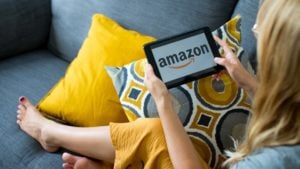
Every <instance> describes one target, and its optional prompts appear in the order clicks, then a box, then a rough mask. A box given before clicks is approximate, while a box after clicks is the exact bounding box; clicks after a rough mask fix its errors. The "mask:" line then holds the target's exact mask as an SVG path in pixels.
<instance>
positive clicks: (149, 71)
mask: <svg viewBox="0 0 300 169" xmlns="http://www.w3.org/2000/svg"><path fill="white" fill-rule="evenodd" d="M144 83H145V85H146V87H147V89H148V90H149V91H150V93H151V95H152V97H153V99H154V100H155V102H156V103H157V102H159V101H160V100H162V99H167V100H170V101H172V100H171V95H170V93H169V91H168V89H167V87H166V85H165V84H164V83H163V82H162V81H161V80H160V79H159V78H158V77H157V76H156V75H155V74H154V72H153V68H152V66H151V65H150V64H147V65H146V68H145V80H144Z"/></svg>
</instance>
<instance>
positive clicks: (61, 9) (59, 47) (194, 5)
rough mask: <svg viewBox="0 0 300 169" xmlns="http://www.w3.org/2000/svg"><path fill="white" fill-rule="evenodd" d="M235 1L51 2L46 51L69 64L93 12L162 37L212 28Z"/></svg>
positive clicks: (218, 24) (104, 0) (80, 0)
mask: <svg viewBox="0 0 300 169" xmlns="http://www.w3.org/2000/svg"><path fill="white" fill-rule="evenodd" d="M236 1H237V0H227V1H226V3H225V2H224V1H223V0H214V1H211V0H194V1H190V0H172V1H166V0H151V1H146V0H128V1H124V0H113V1H112V0H100V1H93V0H85V1H82V0H64V1H61V0H52V15H53V18H52V26H51V34H50V41H49V48H50V49H51V50H52V51H53V52H55V53H56V54H57V55H59V56H61V57H62V58H64V59H66V60H68V61H71V60H72V59H73V58H74V56H76V54H77V52H78V49H79V48H80V46H81V43H82V41H83V40H84V38H85V37H86V35H87V32H88V29H89V27H90V22H91V17H92V15H93V14H94V13H103V14H105V15H107V16H109V17H111V18H112V19H114V20H116V21H117V22H119V23H120V24H121V25H122V26H124V27H126V28H129V29H133V30H136V31H139V32H141V33H144V34H147V35H152V36H154V37H156V38H163V37H166V36H170V35H174V34H177V33H181V32H185V31H188V30H192V29H195V28H199V27H202V26H209V27H211V29H215V28H217V27H219V26H220V25H222V24H223V23H225V22H226V21H227V20H228V19H229V18H230V16H231V14H232V12H233V9H234V6H235V4H236Z"/></svg>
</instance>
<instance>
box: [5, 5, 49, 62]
mask: <svg viewBox="0 0 300 169" xmlns="http://www.w3.org/2000/svg"><path fill="white" fill-rule="evenodd" d="M50 8H51V2H50V0H17V1H12V0H1V1H0V59H2V58H4V57H8V56H12V55H15V54H18V53H22V52H25V51H29V50H32V49H35V48H38V47H41V46H42V45H45V44H46V41H47V38H48V34H49V29H50V22H51V9H50Z"/></svg>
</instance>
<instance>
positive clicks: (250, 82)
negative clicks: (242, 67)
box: [240, 72, 258, 99]
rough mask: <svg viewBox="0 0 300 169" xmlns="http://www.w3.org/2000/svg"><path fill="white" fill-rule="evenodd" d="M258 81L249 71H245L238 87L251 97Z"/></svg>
mask: <svg viewBox="0 0 300 169" xmlns="http://www.w3.org/2000/svg"><path fill="white" fill-rule="evenodd" d="M257 85H258V81H257V79H256V78H255V77H253V76H252V75H251V74H250V73H248V72H245V76H244V79H243V81H242V82H241V85H240V87H242V88H243V89H244V90H245V91H246V92H247V94H248V96H249V97H250V98H251V99H253V97H254V94H255V91H256V88H257Z"/></svg>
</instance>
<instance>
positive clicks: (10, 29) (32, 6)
mask: <svg viewBox="0 0 300 169" xmlns="http://www.w3.org/2000/svg"><path fill="white" fill-rule="evenodd" d="M257 10H258V2H257V1H251V0H227V1H226V2H225V1H222V0H215V1H210V0H194V1H189V0H173V1H165V0H154V1H145V0H128V1H123V0H98V1H97V0H85V1H82V0H18V1H11V0H1V1H0V169H27V168H28V169H50V168H51V169H53V168H61V164H62V160H61V153H62V151H63V150H60V151H58V152H56V153H48V152H46V151H44V150H43V149H42V148H41V146H40V145H39V144H38V142H36V141H35V140H34V139H32V138H31V137H29V136H28V135H26V134H25V133H24V132H22V131H21V130H20V129H19V127H18V125H17V124H16V109H17V104H18V97H19V96H21V95H25V96H27V97H29V98H30V99H31V100H32V102H33V103H37V102H38V101H39V100H40V99H41V98H42V97H43V96H44V95H45V94H46V93H47V92H48V91H49V90H50V89H51V88H52V86H53V85H54V84H55V83H57V81H58V80H59V79H60V78H61V77H62V76H63V75H64V73H65V71H66V69H67V67H68V65H69V63H70V62H71V61H72V60H73V59H74V57H75V56H76V55H77V52H78V50H79V49H80V47H81V44H82V42H83V40H84V39H85V37H86V36H87V33H88V30H89V27H90V24H91V18H92V15H93V14H94V13H103V14H105V15H107V16H109V17H110V18H112V19H114V20H116V21H117V22H118V23H120V25H122V26H123V27H125V28H127V29H133V30H136V31H139V32H141V33H143V34H147V35H151V36H154V37H156V38H164V37H167V36H171V35H175V34H178V33H181V32H185V31H188V30H192V29H195V28H199V27H202V26H209V27H210V28H211V29H212V30H214V29H215V28H217V27H219V26H220V25H222V24H223V23H225V22H226V21H227V20H229V19H230V18H231V17H233V16H235V15H237V14H240V15H241V16H242V25H241V29H242V30H241V31H242V46H243V47H244V49H245V53H244V55H243V57H242V58H241V61H242V63H243V64H245V65H251V66H252V67H254V68H255V66H256V58H255V53H256V48H255V46H256V41H255V38H254V37H253V35H252V32H251V27H252V25H253V24H254V22H255V18H256V14H257ZM100 151H101V150H100Z"/></svg>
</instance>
